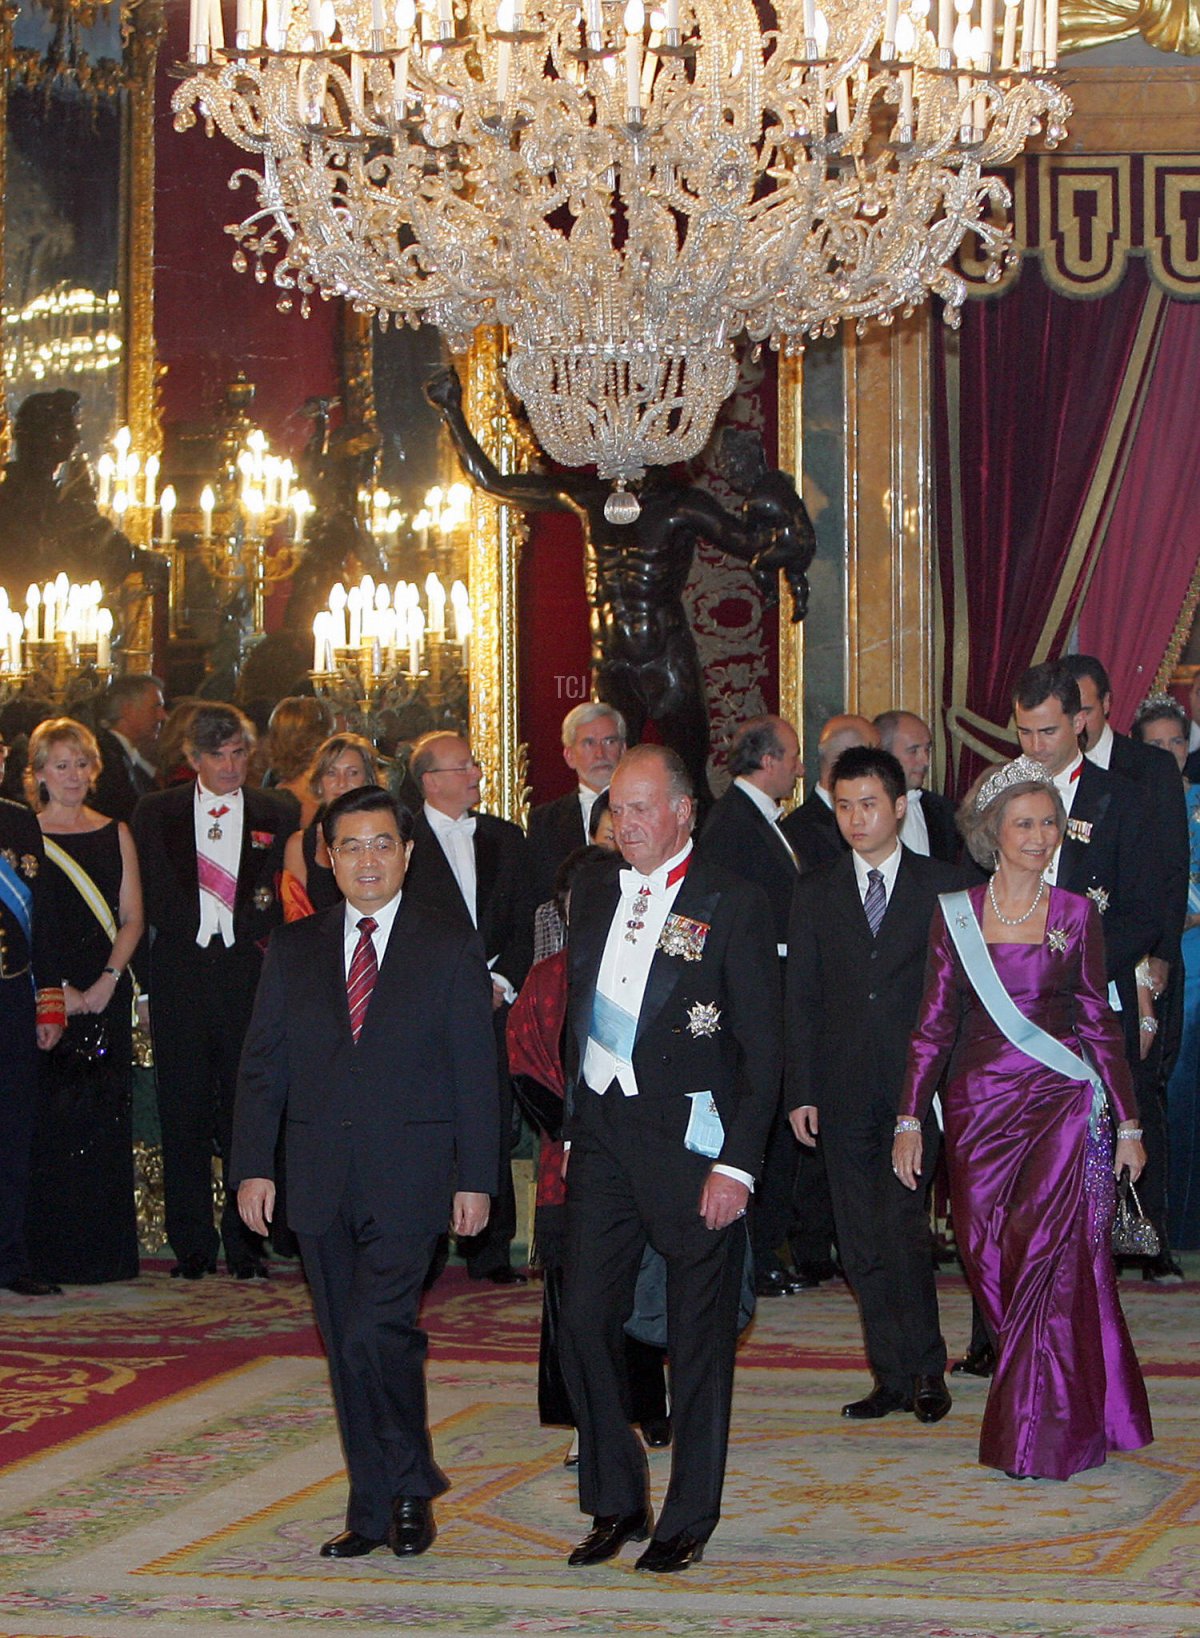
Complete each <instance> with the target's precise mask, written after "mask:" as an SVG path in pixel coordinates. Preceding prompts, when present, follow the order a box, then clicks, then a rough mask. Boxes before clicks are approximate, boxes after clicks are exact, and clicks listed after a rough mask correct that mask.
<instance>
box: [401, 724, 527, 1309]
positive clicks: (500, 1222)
mask: <svg viewBox="0 0 1200 1638" xmlns="http://www.w3.org/2000/svg"><path fill="white" fill-rule="evenodd" d="M408 771H409V775H410V777H411V778H412V780H413V782H414V784H415V785H416V787H417V789H418V790H419V791H420V792H421V796H422V807H421V809H420V811H419V812H418V813H417V814H416V815H415V816H414V821H413V856H412V863H411V865H410V867H409V871H408V877H407V886H406V888H405V891H406V893H407V894H408V895H409V897H411V898H412V899H414V900H417V901H419V902H420V903H422V904H426V905H429V906H430V907H431V908H433V909H435V910H440V911H441V912H442V913H443V914H444V915H449V916H453V917H456V918H457V919H458V920H459V921H462V922H465V923H467V924H468V925H469V926H471V927H476V928H478V930H479V936H480V938H481V939H482V940H483V950H484V955H485V956H486V958H487V964H488V968H489V969H490V971H491V975H492V1001H493V1006H494V1009H495V1010H494V1014H493V1023H494V1029H495V1039H496V1058H497V1066H498V1075H499V1091H498V1093H497V1097H498V1099H499V1120H500V1130H501V1133H502V1134H505V1137H506V1142H507V1141H508V1138H509V1135H510V1134H511V1128H512V1085H511V1083H510V1081H509V1078H508V1057H507V1053H506V1050H505V1043H504V1026H505V1019H506V1017H507V1015H508V1009H509V1007H510V1006H511V1005H512V1003H513V1002H514V1001H515V1000H516V995H517V991H518V990H519V989H520V987H521V985H522V983H523V982H524V979H525V974H526V973H527V972H528V971H529V967H530V964H531V962H532V959H533V909H534V907H533V904H532V902H531V896H530V892H529V874H528V871H529V862H528V855H527V851H526V844H525V837H524V835H523V834H522V832H521V830H520V828H519V827H518V826H517V825H513V824H510V823H509V822H508V820H507V819H499V818H497V817H496V816H495V815H493V814H487V813H477V812H476V811H475V808H476V804H477V803H478V801H479V784H480V768H479V764H478V762H476V760H475V758H474V757H473V756H472V754H471V747H470V744H469V743H468V742H467V740H465V739H463V738H462V737H461V735H459V734H451V733H432V734H423V735H422V736H421V738H420V739H418V740H417V741H416V742H415V744H414V745H413V748H412V754H411V756H410V758H409V764H408ZM507 1154H508V1148H507V1147H506V1148H505V1155H506V1157H507ZM516 1227H517V1210H516V1201H515V1198H514V1195H513V1182H512V1167H511V1165H510V1164H509V1163H508V1161H507V1158H506V1160H505V1164H504V1165H503V1166H502V1167H501V1169H500V1192H499V1194H498V1195H497V1197H496V1199H495V1200H494V1201H493V1202H492V1211H491V1216H490V1218H489V1220H488V1225H487V1229H486V1231H485V1232H484V1233H483V1234H481V1235H479V1236H478V1237H477V1238H474V1239H472V1240H471V1241H470V1242H469V1243H467V1244H464V1246H463V1247H462V1249H463V1251H464V1252H465V1254H466V1260H467V1272H468V1273H469V1274H470V1276H471V1278H472V1279H473V1280H485V1279H486V1280H491V1281H492V1282H493V1283H494V1284H496V1285H513V1284H521V1283H523V1282H524V1280H525V1278H526V1276H525V1275H524V1274H522V1273H520V1272H519V1271H518V1270H517V1269H515V1268H513V1267H512V1266H511V1264H510V1263H509V1247H510V1245H511V1244H512V1238H513V1235H514V1234H515V1233H516Z"/></svg>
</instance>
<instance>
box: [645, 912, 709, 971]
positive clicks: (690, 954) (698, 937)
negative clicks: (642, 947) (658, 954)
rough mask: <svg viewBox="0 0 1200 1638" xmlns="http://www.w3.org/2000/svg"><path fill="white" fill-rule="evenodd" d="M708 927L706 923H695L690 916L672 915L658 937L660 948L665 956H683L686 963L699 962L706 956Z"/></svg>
mask: <svg viewBox="0 0 1200 1638" xmlns="http://www.w3.org/2000/svg"><path fill="white" fill-rule="evenodd" d="M708 927H709V924H708V922H706V921H693V920H692V919H691V917H690V916H676V915H670V916H668V917H667V919H666V921H665V922H664V923H663V930H662V932H661V933H660V934H659V935H658V948H659V949H660V950H661V951H662V953H663V954H664V955H669V956H682V957H683V959H684V960H685V961H699V960H700V958H701V957H702V956H703V954H704V941H705V939H706V938H707V937H708Z"/></svg>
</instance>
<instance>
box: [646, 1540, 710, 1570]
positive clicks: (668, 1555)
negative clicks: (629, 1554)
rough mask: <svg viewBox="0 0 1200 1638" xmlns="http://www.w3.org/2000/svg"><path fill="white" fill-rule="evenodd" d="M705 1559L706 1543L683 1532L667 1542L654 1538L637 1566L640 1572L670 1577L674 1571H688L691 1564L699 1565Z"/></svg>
mask: <svg viewBox="0 0 1200 1638" xmlns="http://www.w3.org/2000/svg"><path fill="white" fill-rule="evenodd" d="M703 1557H704V1543H703V1542H702V1541H699V1540H698V1539H697V1538H696V1537H695V1536H689V1535H688V1533H687V1531H686V1530H681V1531H680V1532H679V1534H678V1535H677V1536H668V1537H667V1539H666V1540H665V1541H660V1540H659V1539H658V1537H657V1536H655V1537H654V1539H653V1541H652V1542H651V1543H650V1545H649V1547H647V1548H646V1551H645V1552H644V1553H643V1554H642V1556H641V1557H640V1558H639V1559H638V1561H637V1564H636V1565H635V1568H636V1569H639V1570H654V1571H656V1572H657V1573H658V1574H659V1575H670V1574H671V1573H672V1571H674V1570H686V1569H687V1567H688V1565H689V1564H699V1562H700V1560H701V1559H702V1558H703Z"/></svg>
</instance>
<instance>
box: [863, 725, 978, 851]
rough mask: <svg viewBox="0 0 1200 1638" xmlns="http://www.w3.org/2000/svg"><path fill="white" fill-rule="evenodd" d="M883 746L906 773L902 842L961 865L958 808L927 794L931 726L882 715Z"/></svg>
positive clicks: (947, 800) (881, 738)
mask: <svg viewBox="0 0 1200 1638" xmlns="http://www.w3.org/2000/svg"><path fill="white" fill-rule="evenodd" d="M875 726H876V728H878V730H879V743H880V745H881V746H882V747H883V749H884V750H885V751H890V752H891V753H892V755H893V756H894V757H895V758H896V761H897V762H898V763H899V764H900V766H901V767H902V768H903V769H904V779H905V785H906V791H907V796H908V808H907V811H906V812H905V815H904V824H903V825H902V826H901V829H900V840H901V841H902V842H903V843H904V845H905V847H906V848H907V849H908V850H909V852H910V853H923V854H924V855H925V857H926V858H927V859H941V860H942V862H943V863H944V864H957V862H958V859H959V857H960V855H961V853H962V839H961V837H960V836H959V834H958V828H957V826H956V825H955V823H954V814H955V807H954V803H953V802H952V801H951V800H950V798H949V797H948V796H941V795H939V793H938V792H937V791H927V790H926V789H925V780H926V778H927V776H928V774H929V759H930V756H931V755H932V753H933V736H932V734H931V733H930V732H929V725H928V724H927V723H925V722H923V721H922V720H921V718H920V717H919V716H917V715H916V713H915V712H913V711H881V712H880V713H879V715H878V716H877V717H876V718H875Z"/></svg>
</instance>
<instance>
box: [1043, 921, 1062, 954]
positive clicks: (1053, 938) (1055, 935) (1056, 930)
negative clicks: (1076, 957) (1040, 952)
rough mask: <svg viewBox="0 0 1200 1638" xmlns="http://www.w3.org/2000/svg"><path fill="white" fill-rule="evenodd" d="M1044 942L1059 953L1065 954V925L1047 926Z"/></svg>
mask: <svg viewBox="0 0 1200 1638" xmlns="http://www.w3.org/2000/svg"><path fill="white" fill-rule="evenodd" d="M1046 943H1047V944H1048V945H1049V946H1050V948H1051V949H1052V950H1057V951H1058V953H1059V955H1065V954H1066V949H1067V930H1066V928H1065V927H1048V928H1047V929H1046Z"/></svg>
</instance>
